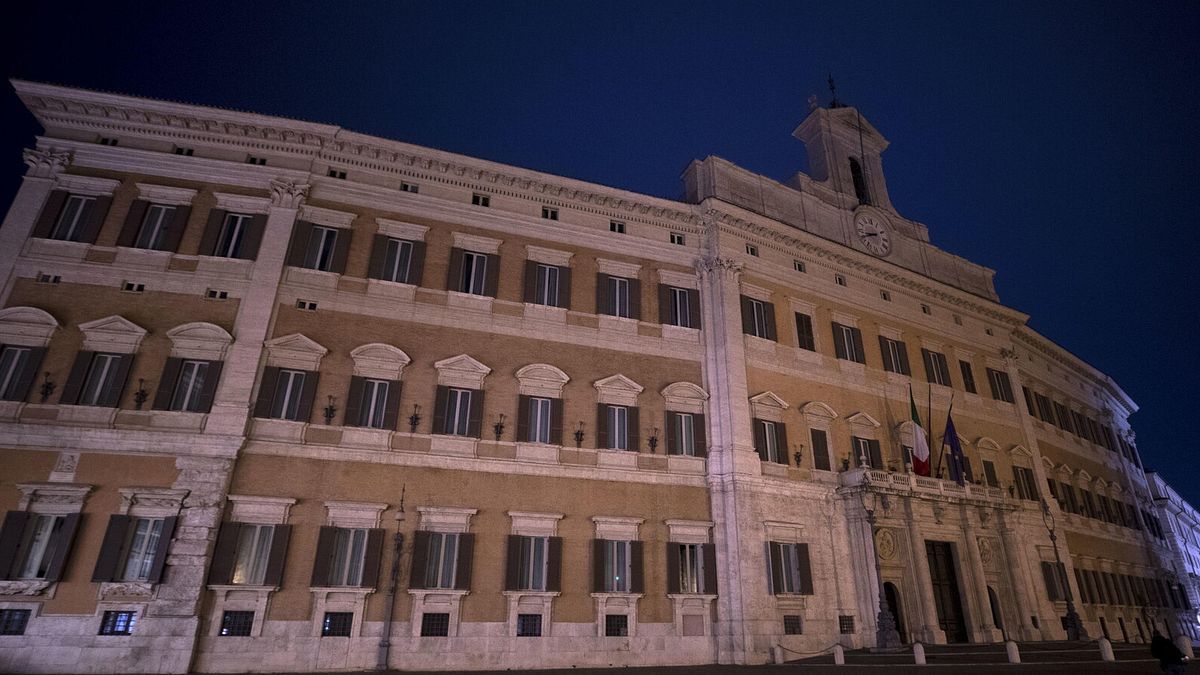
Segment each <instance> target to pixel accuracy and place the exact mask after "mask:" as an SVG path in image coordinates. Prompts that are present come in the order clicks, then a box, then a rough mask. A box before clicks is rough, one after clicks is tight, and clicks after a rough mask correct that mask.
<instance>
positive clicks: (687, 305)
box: [666, 287, 698, 328]
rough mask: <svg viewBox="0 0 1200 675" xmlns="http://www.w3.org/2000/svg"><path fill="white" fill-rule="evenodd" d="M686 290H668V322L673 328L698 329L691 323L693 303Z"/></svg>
mask: <svg viewBox="0 0 1200 675" xmlns="http://www.w3.org/2000/svg"><path fill="white" fill-rule="evenodd" d="M690 295H691V294H690V293H688V290H687V289H686V288H674V287H668V288H667V302H668V305H667V322H666V323H668V324H670V325H672V326H682V327H684V328H697V327H698V326H693V325H692V323H691V313H692V303H691V297H690Z"/></svg>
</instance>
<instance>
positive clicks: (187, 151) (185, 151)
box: [175, 146, 196, 157]
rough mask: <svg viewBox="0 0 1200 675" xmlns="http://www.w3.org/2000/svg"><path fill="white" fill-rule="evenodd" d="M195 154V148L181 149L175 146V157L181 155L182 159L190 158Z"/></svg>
mask: <svg viewBox="0 0 1200 675" xmlns="http://www.w3.org/2000/svg"><path fill="white" fill-rule="evenodd" d="M195 152H196V149H195V148H181V147H179V146H175V154H177V155H183V156H184V157H191V156H192V155H193V154H195Z"/></svg>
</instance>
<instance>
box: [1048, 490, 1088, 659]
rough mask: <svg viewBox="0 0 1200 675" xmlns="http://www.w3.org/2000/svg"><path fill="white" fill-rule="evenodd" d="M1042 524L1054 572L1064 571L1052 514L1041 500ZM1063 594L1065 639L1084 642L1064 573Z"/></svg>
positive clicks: (1081, 628) (1081, 623) (1069, 586)
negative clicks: (1050, 549)
mask: <svg viewBox="0 0 1200 675" xmlns="http://www.w3.org/2000/svg"><path fill="white" fill-rule="evenodd" d="M1042 522H1043V523H1045V525H1046V531H1047V532H1049V533H1050V546H1051V547H1052V548H1053V549H1054V563H1055V564H1056V565H1057V567H1055V572H1056V573H1057V572H1058V571H1059V570H1065V569H1066V568H1064V567H1063V564H1062V557H1061V556H1060V555H1059V554H1058V533H1057V532H1056V531H1055V529H1054V514H1053V513H1050V505H1049V504H1048V503H1046V500H1045V499H1042ZM1063 593H1065V594H1066V596H1067V617H1066V618H1067V639H1068V640H1072V641H1078V640H1086V639H1087V631H1085V630H1084V628H1083V621H1082V620H1080V618H1079V612H1076V611H1075V597H1074V596H1073V595H1072V594H1071V583H1070V582H1069V581H1068V580H1067V579H1066V572H1065V571H1064V572H1063Z"/></svg>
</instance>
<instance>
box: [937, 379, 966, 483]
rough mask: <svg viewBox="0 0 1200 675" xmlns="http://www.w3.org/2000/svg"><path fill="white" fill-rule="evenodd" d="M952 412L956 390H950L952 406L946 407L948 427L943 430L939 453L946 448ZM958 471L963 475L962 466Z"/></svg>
mask: <svg viewBox="0 0 1200 675" xmlns="http://www.w3.org/2000/svg"><path fill="white" fill-rule="evenodd" d="M952 412H954V392H953V391H951V392H950V406H949V407H947V408H946V428H945V429H943V430H942V445H941V446H940V447H939V448H938V452H939V453H940V452H941V451H942V450H944V449H945V448H946V436H947V435H948V434H949V432H950V413H952ZM950 461H951V462H953V461H954V458H953V457H951V458H950ZM953 470H954V469H953V466H951V471H953ZM958 471H959V475H961V474H962V467H961V466H960V467H958Z"/></svg>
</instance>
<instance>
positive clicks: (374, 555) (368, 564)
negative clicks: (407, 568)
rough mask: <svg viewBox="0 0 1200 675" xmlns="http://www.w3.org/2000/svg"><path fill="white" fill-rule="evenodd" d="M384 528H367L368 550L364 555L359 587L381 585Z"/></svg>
mask: <svg viewBox="0 0 1200 675" xmlns="http://www.w3.org/2000/svg"><path fill="white" fill-rule="evenodd" d="M383 536H384V531H383V528H379V527H373V528H371V529H369V530H367V550H366V551H365V552H364V555H363V573H362V582H361V583H360V584H359V585H358V586H359V588H376V587H378V586H379V564H380V563H381V562H382V561H383Z"/></svg>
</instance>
